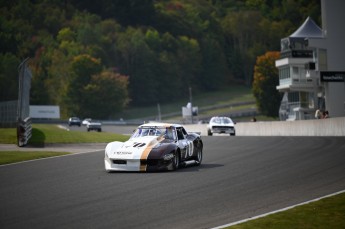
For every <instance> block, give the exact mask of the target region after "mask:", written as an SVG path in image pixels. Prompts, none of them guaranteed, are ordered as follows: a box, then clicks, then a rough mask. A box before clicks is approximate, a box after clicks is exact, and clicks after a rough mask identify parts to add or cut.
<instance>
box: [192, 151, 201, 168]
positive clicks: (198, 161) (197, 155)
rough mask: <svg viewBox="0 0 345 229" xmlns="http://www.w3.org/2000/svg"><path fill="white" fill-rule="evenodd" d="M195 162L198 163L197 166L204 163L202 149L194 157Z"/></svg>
mask: <svg viewBox="0 0 345 229" xmlns="http://www.w3.org/2000/svg"><path fill="white" fill-rule="evenodd" d="M194 160H195V161H196V165H200V164H201V161H202V149H201V148H198V152H197V154H196V156H195V157H194Z"/></svg>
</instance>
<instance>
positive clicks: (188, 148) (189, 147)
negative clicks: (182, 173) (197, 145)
mask: <svg viewBox="0 0 345 229" xmlns="http://www.w3.org/2000/svg"><path fill="white" fill-rule="evenodd" d="M186 143H187V144H186V158H187V157H191V156H192V155H193V149H194V148H193V147H194V145H193V142H192V141H187V142H186Z"/></svg>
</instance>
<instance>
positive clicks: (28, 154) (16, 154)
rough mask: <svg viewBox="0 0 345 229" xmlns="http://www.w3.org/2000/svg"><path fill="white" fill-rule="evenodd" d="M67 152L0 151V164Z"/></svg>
mask: <svg viewBox="0 0 345 229" xmlns="http://www.w3.org/2000/svg"><path fill="white" fill-rule="evenodd" d="M66 154H69V153H67V152H46V151H40V152H33V151H0V165H4V164H10V163H16V162H21V161H28V160H34V159H40V158H47V157H54V156H61V155H66Z"/></svg>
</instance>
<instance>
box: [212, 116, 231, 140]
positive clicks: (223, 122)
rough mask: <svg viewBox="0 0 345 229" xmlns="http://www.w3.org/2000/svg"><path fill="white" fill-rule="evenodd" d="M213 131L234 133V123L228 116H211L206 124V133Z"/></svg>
mask: <svg viewBox="0 0 345 229" xmlns="http://www.w3.org/2000/svg"><path fill="white" fill-rule="evenodd" d="M214 133H218V134H230V135H236V130H235V123H234V122H233V121H232V119H231V118H229V117H218V116H216V117H212V118H211V119H210V122H209V123H208V125H207V135H209V136H211V135H213V134H214Z"/></svg>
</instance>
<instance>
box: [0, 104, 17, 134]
mask: <svg viewBox="0 0 345 229" xmlns="http://www.w3.org/2000/svg"><path fill="white" fill-rule="evenodd" d="M17 106H18V100H12V101H6V102H0V128H9V127H16V126H17V118H16V117H17Z"/></svg>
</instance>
